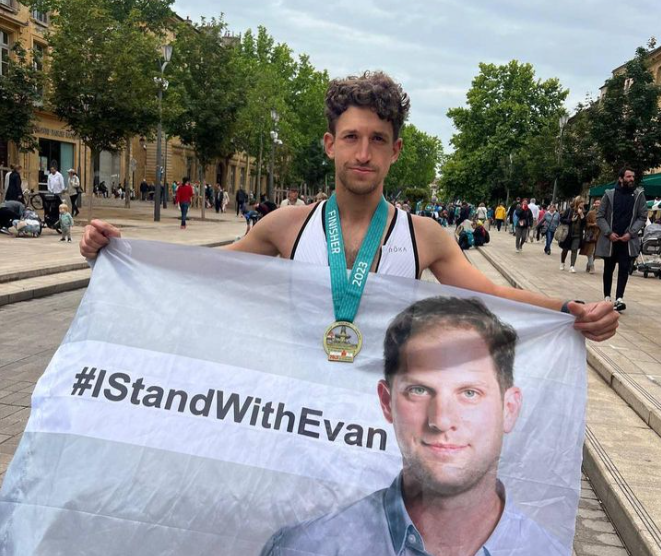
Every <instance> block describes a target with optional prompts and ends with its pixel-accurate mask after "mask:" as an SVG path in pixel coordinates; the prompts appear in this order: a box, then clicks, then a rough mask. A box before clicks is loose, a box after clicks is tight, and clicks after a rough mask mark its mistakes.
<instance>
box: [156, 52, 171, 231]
mask: <svg viewBox="0 0 661 556" xmlns="http://www.w3.org/2000/svg"><path fill="white" fill-rule="evenodd" d="M161 54H162V55H163V63H162V64H161V76H160V77H156V78H154V81H156V83H157V84H158V131H157V134H156V188H155V189H156V190H155V191H154V222H158V221H159V220H160V219H161V185H162V177H163V153H162V147H161V143H162V141H163V122H162V120H163V117H162V116H163V106H162V105H163V91H165V90H167V88H168V84H169V83H168V82H167V80H166V79H165V78H164V77H163V72H164V71H165V68H166V66H167V65H168V64H169V63H170V60H171V59H172V45H171V44H166V45H163V46H162V47H161ZM164 208H165V207H164Z"/></svg>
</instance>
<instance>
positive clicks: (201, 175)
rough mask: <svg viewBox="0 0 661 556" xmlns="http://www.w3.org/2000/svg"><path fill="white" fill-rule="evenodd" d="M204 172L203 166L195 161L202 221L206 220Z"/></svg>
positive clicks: (198, 161)
mask: <svg viewBox="0 0 661 556" xmlns="http://www.w3.org/2000/svg"><path fill="white" fill-rule="evenodd" d="M204 170H205V166H204V164H202V162H201V161H200V159H198V160H197V173H198V176H199V181H200V198H201V201H202V204H201V207H202V220H204V219H205V218H206V213H205V211H206V208H207V207H206V204H207V188H206V187H205V185H206V184H205V183H204Z"/></svg>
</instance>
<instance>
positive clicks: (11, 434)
mask: <svg viewBox="0 0 661 556" xmlns="http://www.w3.org/2000/svg"><path fill="white" fill-rule="evenodd" d="M83 295H84V290H77V291H73V292H66V293H62V294H58V295H56V296H51V297H46V298H43V299H36V300H32V301H27V302H21V303H16V304H14V305H11V306H8V307H5V308H2V309H1V310H0V315H1V316H2V322H3V324H4V327H3V334H2V335H0V480H1V479H2V478H3V477H4V474H5V471H6V469H7V466H8V465H9V462H10V460H11V457H12V455H13V454H14V452H15V450H16V447H17V446H18V442H19V441H20V437H21V435H22V432H23V429H24V428H25V425H26V423H27V419H28V417H29V413H30V395H31V392H32V389H33V388H34V385H35V383H36V381H37V380H38V379H39V377H40V376H41V374H42V373H43V371H44V369H45V368H46V366H47V365H48V362H49V361H50V359H51V357H52V355H53V353H54V352H55V350H56V349H57V347H58V345H59V344H60V342H61V340H62V338H63V336H64V334H65V333H66V330H67V328H68V327H69V324H70V322H71V320H72V319H73V316H74V314H75V311H76V308H77V307H78V304H79V303H80V300H81V299H82V296H83ZM574 549H575V554H576V555H577V556H592V555H599V556H626V554H627V551H626V550H625V549H624V548H622V543H621V542H620V539H619V537H618V536H617V533H616V532H615V530H614V529H613V526H612V525H611V523H610V521H609V519H608V517H607V516H606V514H605V513H604V511H603V509H602V507H601V504H600V502H599V500H597V497H596V496H595V494H594V492H593V490H592V488H591V486H590V484H589V481H587V480H586V479H584V480H583V490H582V495H581V501H580V507H579V515H578V520H577V527H576V541H575V545H574Z"/></svg>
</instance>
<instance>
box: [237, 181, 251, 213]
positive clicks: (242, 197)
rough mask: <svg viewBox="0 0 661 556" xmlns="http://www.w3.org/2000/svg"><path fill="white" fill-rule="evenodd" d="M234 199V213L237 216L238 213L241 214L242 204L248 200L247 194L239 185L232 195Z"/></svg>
mask: <svg viewBox="0 0 661 556" xmlns="http://www.w3.org/2000/svg"><path fill="white" fill-rule="evenodd" d="M234 201H235V202H236V215H237V216H239V213H242V214H243V208H244V207H243V205H245V204H246V201H248V195H247V194H246V192H245V191H244V190H243V187H240V188H239V190H238V191H237V192H236V195H235V196H234Z"/></svg>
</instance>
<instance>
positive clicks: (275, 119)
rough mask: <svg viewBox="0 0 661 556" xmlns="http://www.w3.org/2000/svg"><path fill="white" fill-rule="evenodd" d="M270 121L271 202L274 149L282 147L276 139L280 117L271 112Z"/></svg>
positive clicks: (280, 142) (271, 196)
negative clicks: (271, 128) (271, 124)
mask: <svg viewBox="0 0 661 556" xmlns="http://www.w3.org/2000/svg"><path fill="white" fill-rule="evenodd" d="M271 120H272V121H273V130H272V131H271V169H270V172H269V190H268V196H269V200H270V201H273V167H274V166H275V147H276V145H282V141H281V140H280V139H278V121H280V116H279V115H278V113H277V112H276V111H275V110H271Z"/></svg>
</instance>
